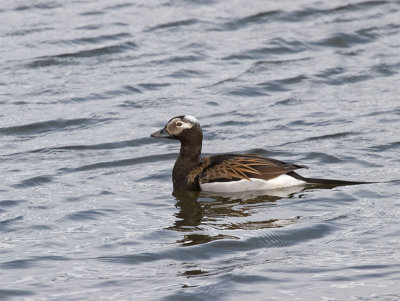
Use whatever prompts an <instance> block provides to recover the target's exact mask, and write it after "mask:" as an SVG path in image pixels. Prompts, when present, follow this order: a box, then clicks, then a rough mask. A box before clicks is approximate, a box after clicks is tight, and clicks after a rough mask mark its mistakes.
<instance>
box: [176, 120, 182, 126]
mask: <svg viewBox="0 0 400 301" xmlns="http://www.w3.org/2000/svg"><path fill="white" fill-rule="evenodd" d="M175 125H176V126H178V127H181V126H182V125H183V123H182V122H181V121H178V122H177V123H176V124H175Z"/></svg>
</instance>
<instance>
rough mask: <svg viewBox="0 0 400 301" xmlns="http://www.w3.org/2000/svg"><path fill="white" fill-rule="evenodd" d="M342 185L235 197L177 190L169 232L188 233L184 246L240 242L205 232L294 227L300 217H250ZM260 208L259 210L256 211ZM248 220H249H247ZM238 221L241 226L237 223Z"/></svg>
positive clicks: (291, 188)
mask: <svg viewBox="0 0 400 301" xmlns="http://www.w3.org/2000/svg"><path fill="white" fill-rule="evenodd" d="M337 186H341V185H319V186H313V187H298V186H297V187H288V188H285V189H277V190H269V191H258V192H246V193H240V194H238V193H235V194H227V193H224V194H221V193H219V194H218V195H213V194H210V193H207V192H200V191H183V190H175V191H174V192H173V193H172V195H173V196H174V197H175V199H176V200H177V202H176V205H175V206H176V207H177V208H178V209H179V211H178V212H177V213H176V214H175V216H176V218H177V220H176V221H175V223H174V225H173V226H171V227H169V228H168V229H169V230H174V231H179V232H186V233H185V235H184V237H183V238H182V239H181V240H179V241H178V243H180V244H181V245H182V246H191V245H198V244H203V243H208V242H210V241H213V240H219V239H238V237H235V236H234V235H227V234H218V235H214V236H212V235H207V234H206V233H207V232H208V231H205V230H206V228H212V229H217V230H221V231H224V233H226V231H225V230H257V229H265V228H281V227H284V226H287V225H291V224H294V223H296V222H298V221H299V220H300V218H301V217H299V216H294V217H289V218H286V219H282V218H273V217H271V218H269V219H265V220H260V221H251V220H250V216H251V215H252V213H256V212H257V211H258V212H259V210H261V209H260V208H261V207H262V208H264V209H263V210H266V209H265V208H266V207H268V206H276V205H277V202H278V201H279V200H281V199H288V198H293V199H295V198H302V192H305V191H306V190H315V189H332V188H334V187H337ZM257 208H258V209H257ZM246 217H249V219H248V220H247V219H246ZM238 220H239V222H238Z"/></svg>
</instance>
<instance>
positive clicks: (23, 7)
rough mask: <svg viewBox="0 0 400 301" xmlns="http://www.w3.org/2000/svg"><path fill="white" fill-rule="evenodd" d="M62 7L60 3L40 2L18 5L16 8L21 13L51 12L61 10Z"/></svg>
mask: <svg viewBox="0 0 400 301" xmlns="http://www.w3.org/2000/svg"><path fill="white" fill-rule="evenodd" d="M60 7H62V5H61V4H60V3H57V2H56V1H47V2H39V3H36V4H32V5H18V6H17V7H15V8H14V10H16V11H21V10H32V9H38V10H50V9H54V8H60Z"/></svg>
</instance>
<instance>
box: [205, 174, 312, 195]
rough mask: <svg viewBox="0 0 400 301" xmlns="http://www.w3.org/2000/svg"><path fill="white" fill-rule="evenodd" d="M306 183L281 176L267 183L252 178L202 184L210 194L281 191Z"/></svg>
mask: <svg viewBox="0 0 400 301" xmlns="http://www.w3.org/2000/svg"><path fill="white" fill-rule="evenodd" d="M304 184H306V182H304V181H301V180H298V179H296V178H293V177H291V176H288V175H280V176H279V177H276V178H274V179H271V180H268V181H265V180H261V179H255V178H250V181H249V180H239V181H232V182H214V183H204V184H200V188H201V190H203V191H210V192H228V193H229V192H244V191H255V190H269V189H279V188H285V187H291V186H299V185H304Z"/></svg>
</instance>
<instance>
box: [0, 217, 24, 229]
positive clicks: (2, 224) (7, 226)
mask: <svg viewBox="0 0 400 301" xmlns="http://www.w3.org/2000/svg"><path fill="white" fill-rule="evenodd" d="M23 219H24V217H23V216H22V215H20V216H17V217H14V218H10V219H6V220H3V221H0V231H1V232H10V226H11V225H14V224H15V223H16V222H19V221H21V220H23Z"/></svg>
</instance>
